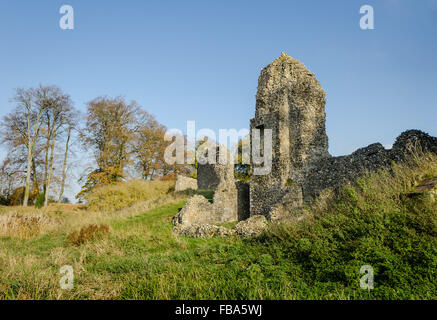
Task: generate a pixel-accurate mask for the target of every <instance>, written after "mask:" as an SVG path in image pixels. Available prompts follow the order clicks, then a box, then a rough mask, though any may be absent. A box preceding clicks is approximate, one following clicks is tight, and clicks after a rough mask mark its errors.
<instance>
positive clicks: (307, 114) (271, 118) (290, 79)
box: [250, 53, 330, 217]
mask: <svg viewBox="0 0 437 320" xmlns="http://www.w3.org/2000/svg"><path fill="white" fill-rule="evenodd" d="M250 128H251V131H252V130H253V129H254V128H257V129H260V131H261V136H263V131H264V130H266V129H272V140H273V141H272V170H271V172H270V173H269V174H267V175H258V176H253V177H252V180H251V183H250V215H251V216H253V215H258V214H261V215H265V216H267V217H269V212H270V210H271V208H272V207H273V206H274V205H275V204H277V203H280V202H281V203H285V202H287V203H289V204H290V205H291V206H299V205H301V204H302V201H303V197H302V188H301V186H302V183H303V181H304V177H305V171H306V170H307V169H308V168H309V167H311V165H312V164H313V163H315V162H316V161H317V160H320V159H321V158H324V157H330V155H329V152H328V137H327V135H326V130H325V91H324V90H323V89H322V87H321V86H320V83H319V82H318V81H317V79H316V77H315V75H314V74H313V73H312V72H310V71H309V70H308V69H307V68H306V67H305V66H304V65H303V64H302V63H301V62H299V61H298V60H296V59H293V58H291V57H289V56H288V55H287V54H286V53H282V54H281V56H280V57H279V58H277V59H276V60H274V61H273V62H272V63H270V64H269V65H268V66H267V67H265V68H264V69H263V70H262V71H261V75H260V77H259V79H258V92H257V95H256V111H255V118H254V119H251V121H250ZM253 165H254V164H253V161H252V166H253Z"/></svg>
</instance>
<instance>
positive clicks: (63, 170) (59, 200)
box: [58, 127, 71, 203]
mask: <svg viewBox="0 0 437 320" xmlns="http://www.w3.org/2000/svg"><path fill="white" fill-rule="evenodd" d="M70 135H71V127H69V128H68V136H67V142H66V143H65V154H64V164H63V166H62V181H61V192H60V193H59V199H58V203H61V202H62V195H63V194H64V186H65V178H66V176H67V155H68V144H69V142H70Z"/></svg>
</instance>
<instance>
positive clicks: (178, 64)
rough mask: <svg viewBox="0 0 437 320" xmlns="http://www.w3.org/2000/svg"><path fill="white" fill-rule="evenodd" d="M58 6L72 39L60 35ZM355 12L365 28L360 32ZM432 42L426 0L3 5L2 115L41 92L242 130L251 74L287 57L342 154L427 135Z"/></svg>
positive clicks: (433, 115)
mask: <svg viewBox="0 0 437 320" xmlns="http://www.w3.org/2000/svg"><path fill="white" fill-rule="evenodd" d="M63 4H69V5H72V6H73V8H74V10H75V29H74V30H69V31H66V30H61V29H60V28H59V19H60V17H61V14H59V8H60V7H61V6H62V5H63ZM364 4H370V5H372V6H373V7H374V9H375V30H367V31H363V30H361V29H360V28H359V20H360V13H359V8H360V7H361V6H362V5H364ZM436 39H437V1H436V0H421V1H413V0H379V1H371V0H332V1H325V0H323V1H322V0H319V1H316V0H300V1H293V0H287V1H272V0H270V1H267V0H265V1H254V0H250V1H249V0H247V1H239V0H233V1H228V0H220V1H219V0H214V1H211V0H202V1H190V0H187V1H163V0H160V1H149V0H148V1H133V0H131V1H128V0H126V1H108V0H104V1H103V0H93V1H90V0H71V1H66V0H65V1H55V0H45V1H34V0H28V1H23V0H2V1H1V3H0V42H1V50H0V74H1V76H0V116H3V115H4V114H5V113H7V112H8V111H9V110H11V108H12V105H11V104H10V102H9V99H10V98H11V96H12V94H13V89H14V88H16V87H21V86H24V87H28V86H36V85H38V84H39V83H43V84H55V85H58V86H60V87H61V88H62V89H63V90H64V91H66V92H67V93H69V94H70V95H71V96H72V99H73V100H74V101H75V104H76V106H77V107H78V108H80V109H82V110H84V104H85V103H86V102H87V101H89V100H91V99H93V98H94V97H96V96H99V95H111V96H116V95H124V96H125V97H126V98H127V99H129V100H130V99H135V100H137V101H138V102H139V103H140V104H141V105H142V106H144V107H145V108H146V109H147V110H148V111H149V112H151V113H152V114H154V115H156V117H157V119H158V120H159V121H160V122H162V123H163V124H165V125H166V126H167V127H169V128H180V129H184V128H185V122H186V120H196V121H197V128H198V129H200V128H203V127H208V128H211V129H214V130H218V128H237V129H239V128H247V127H248V126H249V119H250V118H251V117H253V115H254V111H255V94H256V86H257V79H258V75H259V72H260V70H261V69H262V68H263V67H264V66H265V65H267V64H268V63H269V62H270V61H272V60H273V59H275V58H276V57H278V56H279V55H280V53H281V51H286V52H287V53H288V54H289V55H290V56H292V57H294V58H296V59H299V60H300V61H302V62H303V63H304V64H305V65H306V66H307V67H308V68H309V69H310V70H311V71H312V72H314V73H315V74H316V76H317V78H318V79H319V81H320V82H321V84H322V86H323V88H324V89H325V90H326V92H327V105H326V112H327V133H328V136H329V143H330V152H331V153H332V154H333V155H340V154H347V153H350V152H352V151H354V150H355V149H357V148H359V147H362V146H366V145H368V144H370V143H373V142H377V141H379V142H381V143H383V144H384V145H389V144H391V143H393V140H394V139H395V137H396V136H397V135H398V134H400V133H401V132H402V131H404V130H406V129H411V128H417V129H421V130H423V131H426V132H428V133H430V134H432V135H434V136H437V125H436V124H437V59H436V52H437V41H436Z"/></svg>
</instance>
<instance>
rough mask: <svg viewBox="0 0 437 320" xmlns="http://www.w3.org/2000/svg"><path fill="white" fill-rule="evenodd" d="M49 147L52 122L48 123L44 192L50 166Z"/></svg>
mask: <svg viewBox="0 0 437 320" xmlns="http://www.w3.org/2000/svg"><path fill="white" fill-rule="evenodd" d="M48 121H49V120H48ZM49 149H50V124H48V125H47V142H46V146H45V158H44V179H43V192H44V194H45V193H46V189H47V172H48V166H49Z"/></svg>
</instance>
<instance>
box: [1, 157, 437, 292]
mask: <svg viewBox="0 0 437 320" xmlns="http://www.w3.org/2000/svg"><path fill="white" fill-rule="evenodd" d="M434 160H435V158H433V159H432V162H430V163H425V162H423V163H422V165H423V166H422V167H420V168H415V169H411V171H408V170H407V169H406V168H403V167H400V168H398V169H396V170H397V171H396V170H395V176H394V177H392V176H391V175H387V174H385V173H380V174H378V175H372V176H370V177H368V178H365V179H362V180H360V181H358V183H357V184H356V185H355V186H351V187H348V188H345V189H344V190H343V191H342V193H341V194H340V195H338V196H332V195H331V196H330V197H328V198H327V199H325V201H324V202H323V203H322V202H320V203H318V204H316V205H314V207H312V208H310V209H311V213H312V215H311V216H310V217H309V218H308V219H304V221H302V222H301V223H297V224H294V225H291V226H290V225H288V226H287V225H276V226H274V225H272V226H271V227H270V229H269V231H268V232H266V233H264V234H263V235H261V236H260V237H258V238H254V239H239V238H213V239H191V238H183V237H176V236H174V235H173V234H172V232H171V228H172V225H171V218H172V217H173V216H174V215H175V214H176V213H177V212H178V210H179V209H180V208H181V207H182V206H183V205H184V201H185V199H183V198H168V199H167V200H166V201H163V202H162V203H161V204H160V205H158V206H156V207H153V208H152V209H150V208H149V207H150V206H146V207H144V208H142V207H137V208H136V209H135V210H133V209H129V210H131V211H129V212H128V213H126V212H121V213H114V214H107V215H98V216H97V217H94V218H92V217H91V216H92V214H91V213H87V212H86V211H85V213H78V212H71V213H68V212H63V211H62V210H56V211H54V212H51V213H46V214H47V215H48V216H49V217H50V219H55V220H50V221H55V222H56V223H60V221H75V220H74V219H78V218H77V217H78V215H82V216H83V217H85V216H86V217H87V218H83V220H85V222H87V223H88V222H93V223H105V224H107V225H108V226H109V228H110V233H109V235H106V236H103V237H101V238H97V239H94V240H90V241H87V242H85V243H84V244H81V245H74V244H72V243H70V242H69V241H68V234H69V233H70V232H71V231H72V230H75V229H77V228H78V227H77V226H76V227H71V228H70V229H68V228H67V227H66V224H61V226H62V227H58V228H51V229H49V230H47V231H44V230H43V231H41V232H39V233H36V234H35V235H31V236H26V237H14V236H13V235H9V236H3V237H1V238H0V270H1V272H0V298H1V299H437V280H436V270H437V202H436V201H435V198H434V197H433V196H432V194H427V193H425V194H422V195H419V196H415V197H413V198H409V197H403V196H402V195H403V194H404V192H406V191H408V190H411V188H412V185H413V184H414V181H412V182H410V183H407V182H408V181H410V180H411V179H413V178H412V177H416V178H420V177H423V176H432V175H434V176H435V175H436V174H437V172H436V163H435V162H434ZM413 180H414V179H413ZM147 208H149V209H147ZM308 210H309V209H308ZM296 214H299V212H297V213H296ZM85 222H84V223H85ZM63 265H71V266H72V267H73V270H74V288H73V289H72V290H63V289H61V288H60V284H59V281H60V279H61V277H62V274H60V268H61V266H63ZM363 265H371V266H372V267H373V268H374V272H375V279H374V284H375V285H374V289H373V290H363V289H361V288H360V278H361V277H362V276H363V274H361V273H360V268H361V267H362V266H363Z"/></svg>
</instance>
